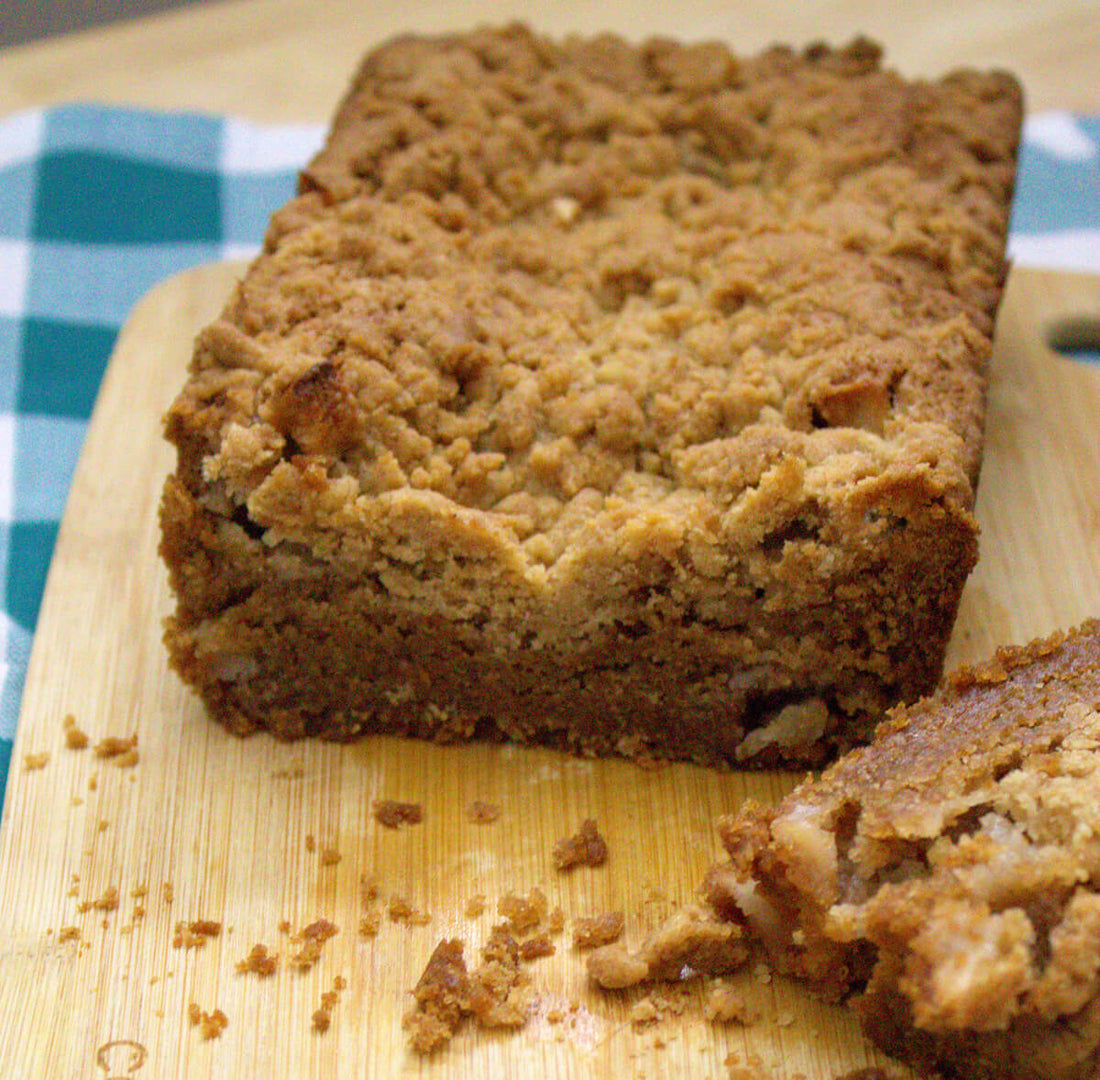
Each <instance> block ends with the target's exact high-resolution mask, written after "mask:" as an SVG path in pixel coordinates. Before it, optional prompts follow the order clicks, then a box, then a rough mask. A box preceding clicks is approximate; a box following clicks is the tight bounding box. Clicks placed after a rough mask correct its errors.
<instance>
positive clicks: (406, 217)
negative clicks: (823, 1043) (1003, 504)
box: [162, 26, 1021, 764]
mask: <svg viewBox="0 0 1100 1080" xmlns="http://www.w3.org/2000/svg"><path fill="white" fill-rule="evenodd" d="M1020 115H1021V100H1020V92H1019V88H1018V86H1017V85H1016V83H1015V82H1014V81H1013V80H1012V79H1011V78H1010V77H1008V76H1005V75H1000V74H976V73H973V72H960V73H955V74H952V75H948V76H946V77H945V78H943V79H941V80H939V81H928V82H914V81H905V80H903V79H901V78H900V77H899V76H898V75H897V74H895V73H893V72H891V71H889V70H885V69H883V68H882V67H880V64H879V52H878V49H877V48H876V47H875V46H873V45H871V44H870V43H868V42H866V41H862V40H859V41H856V42H854V43H852V44H851V45H849V46H848V47H845V48H841V49H832V48H826V47H814V48H811V49H808V50H806V51H805V52H802V53H797V52H794V51H792V50H790V49H787V48H773V49H770V50H768V51H766V52H764V53H763V54H761V55H759V56H757V57H755V58H749V59H742V58H737V57H735V56H734V55H732V54H731V53H730V51H729V50H728V49H727V48H726V47H725V46H723V45H721V44H718V43H709V44H697V45H679V44H675V43H672V42H669V41H662V40H653V41H649V42H646V43H644V44H641V45H631V44H628V43H626V42H624V41H623V40H620V39H619V38H616V37H613V36H608V35H603V36H599V37H595V38H573V39H569V40H566V41H563V42H557V41H550V40H547V39H544V38H542V37H538V36H535V35H534V34H532V33H531V32H529V31H528V30H526V29H524V28H523V27H519V26H514V27H509V28H505V29H487V30H481V31H477V32H474V33H469V34H459V35H451V36H443V37H431V38H422V37H404V38H400V39H396V40H394V41H391V42H390V43H388V44H386V45H383V46H381V47H379V48H378V49H376V50H374V51H373V52H371V53H370V54H369V55H368V56H367V57H366V59H365V61H364V63H363V65H362V68H361V70H360V72H359V74H358V76H357V78H356V80H355V82H354V84H353V86H352V87H351V89H350V91H349V93H348V95H347V97H346V98H345V100H344V102H343V104H342V106H341V107H340V109H339V111H338V113H337V115H336V118H335V122H334V125H333V128H332V131H331V134H330V137H329V139H328V143H327V145H326V146H325V148H324V149H323V150H322V151H321V152H320V154H319V155H318V156H317V158H316V159H315V160H314V161H313V162H312V163H311V164H310V165H309V167H308V168H307V169H306V170H305V172H304V173H303V176H302V182H301V194H300V195H299V196H298V197H297V198H296V199H294V200H293V201H292V202H291V203H289V204H288V205H287V206H286V207H285V208H283V209H282V210H281V211H279V212H278V213H277V214H276V215H275V217H274V219H273V221H272V223H271V226H270V229H269V232H268V234H267V238H266V244H265V247H264V251H263V253H262V255H261V256H260V257H259V258H258V259H257V260H256V261H255V263H254V264H253V265H252V266H251V268H250V269H249V271H248V272H247V274H246V276H245V277H244V280H243V281H242V282H241V283H240V284H239V286H238V287H237V289H236V290H235V292H234V294H233V296H232V298H231V299H230V301H229V303H228V304H227V306H226V308H225V310H224V312H223V314H222V317H221V318H220V319H218V320H217V321H216V322H215V323H214V324H213V325H211V326H210V327H209V328H207V329H206V330H205V331H204V332H203V333H202V334H201V335H200V336H199V338H198V341H197V345H196V349H195V353H194V357H193V361H192V365H191V376H190V381H189V382H188V384H187V386H186V388H185V389H184V391H183V392H182V394H181V395H180V396H179V398H178V399H177V401H176V402H175V404H174V405H173V406H172V408H171V410H170V412H169V414H168V417H167V425H166V430H167V435H168V437H169V439H171V440H172V441H173V442H174V443H175V444H176V446H177V447H178V451H179V464H178V469H177V471H176V474H175V475H174V476H173V477H171V478H170V479H169V481H168V484H167V487H166V489H165V493H164V499H163V504H162V521H163V543H162V552H163V555H164V557H165V559H166V561H167V563H168V566H169V569H170V572H171V581H172V585H173V588H174V590H175V593H176V596H177V598H178V608H177V611H176V614H175V616H174V618H173V619H172V620H171V621H170V623H169V628H168V633H167V641H168V645H169V649H170V651H171V655H172V658H173V662H174V665H175V667H176V668H177V670H178V671H179V672H180V673H181V674H182V675H183V677H184V678H185V679H186V680H187V681H189V682H190V683H192V684H194V685H195V686H196V687H197V688H198V689H199V690H200V692H201V693H202V696H203V697H204V699H205V701H206V703H207V705H208V706H209V707H210V709H211V711H212V712H213V713H214V714H215V715H216V716H217V717H219V718H220V719H221V720H222V721H224V722H225V723H227V724H228V725H229V726H230V727H232V728H234V729H235V730H238V731H242V732H243V731H248V730H252V729H254V728H256V727H265V728H269V729H270V730H273V731H275V732H276V733H279V734H281V735H284V736H288V737H295V736H299V735H303V734H322V735H327V736H330V737H337V738H339V737H350V736H353V735H355V734H357V733H359V732H360V731H364V730H366V731H375V730H387V731H398V732H404V733H410V734H419V735H429V736H434V737H438V738H466V737H470V736H474V735H477V736H481V737H506V738H514V739H519V740H538V741H543V742H549V743H553V744H562V745H568V746H570V747H573V748H575V749H580V750H583V751H588V752H596V753H616V752H617V753H627V754H648V753H656V754H659V755H662V756H676V757H690V758H694V759H696V760H700V761H707V762H724V761H738V762H752V763H757V764H774V763H776V762H778V761H799V760H806V761H812V760H815V759H816V758H818V757H820V754H821V752H822V748H823V747H830V746H833V747H835V746H837V745H844V744H846V743H848V742H850V741H851V740H852V739H853V738H854V737H856V736H858V735H862V734H866V731H867V728H868V726H869V723H870V720H869V718H870V717H872V716H875V715H880V714H881V711H882V710H883V709H884V708H885V707H886V706H887V705H888V704H890V703H893V702H895V701H896V700H898V699H910V700H911V699H913V698H915V697H916V696H918V695H919V694H920V693H922V692H925V691H927V690H928V689H930V688H931V686H932V685H933V684H934V681H935V679H936V677H937V676H938V674H939V670H940V666H941V664H942V654H943V649H944V643H945V641H946V638H947V635H948V633H949V631H950V627H951V624H952V621H953V618H954V614H955V610H956V606H957V601H958V596H959V592H960V590H961V587H962V584H963V582H964V580H965V578H966V576H967V574H968V572H969V570H970V568H971V567H972V565H973V563H974V561H975V558H976V526H975V523H974V520H973V517H972V515H971V512H970V511H971V508H972V504H973V498H974V484H975V482H976V478H977V475H978V469H979V464H980V455H981V438H982V423H983V401H984V387H985V377H986V370H987V365H988V358H989V353H990V336H991V333H992V325H993V318H994V314H995V311H996V307H997V304H998V301H999V297H1000V295H1001V291H1002V286H1003V279H1004V274H1005V262H1004V243H1005V235H1006V228H1007V218H1008V207H1009V200H1010V195H1011V189H1012V184H1013V179H1014V168H1015V153H1016V145H1017V139H1018V129H1019V123H1020Z"/></svg>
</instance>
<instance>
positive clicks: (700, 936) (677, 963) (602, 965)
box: [587, 905, 749, 990]
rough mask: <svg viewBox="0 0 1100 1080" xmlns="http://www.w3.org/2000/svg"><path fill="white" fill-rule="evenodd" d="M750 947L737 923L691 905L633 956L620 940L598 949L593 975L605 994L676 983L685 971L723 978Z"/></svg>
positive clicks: (740, 963) (590, 970)
mask: <svg viewBox="0 0 1100 1080" xmlns="http://www.w3.org/2000/svg"><path fill="white" fill-rule="evenodd" d="M748 955H749V952H748V948H747V947H746V945H745V943H744V941H743V940H742V931H741V929H740V927H739V926H738V925H737V924H735V923H730V922H727V921H725V920H723V919H718V918H717V917H716V916H715V915H714V914H713V913H712V912H710V911H706V910H704V909H703V908H700V907H698V906H695V905H692V906H689V907H685V908H681V909H680V910H679V911H677V912H675V913H674V914H673V915H672V916H670V917H669V918H668V919H666V920H665V922H664V923H662V924H661V925H660V926H659V927H658V928H657V929H656V930H655V931H654V932H653V933H652V934H650V935H649V937H648V938H646V940H645V941H644V942H643V943H642V946H641V948H640V949H639V950H638V952H636V953H631V952H630V951H629V950H628V949H627V948H626V947H625V946H624V945H623V944H622V943H621V942H616V943H614V944H611V945H605V946H603V947H602V948H599V949H596V951H595V952H593V953H592V954H591V955H590V956H589V958H588V965H587V966H588V974H589V978H591V979H592V981H593V982H595V983H597V984H598V985H599V986H602V987H603V988H604V989H605V990H621V989H624V988H625V987H628V986H634V985H636V984H638V983H641V982H645V981H647V980H656V981H675V980H677V979H680V978H681V977H682V976H683V975H684V973H685V970H686V971H688V972H691V973H693V974H696V975H724V974H727V973H729V972H731V971H735V970H737V969H738V968H739V967H741V966H743V965H744V963H745V961H746V960H747V959H748Z"/></svg>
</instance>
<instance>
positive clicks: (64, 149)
mask: <svg viewBox="0 0 1100 1080" xmlns="http://www.w3.org/2000/svg"><path fill="white" fill-rule="evenodd" d="M321 136H322V129H321V128H320V127H318V126H296V127H259V126H256V125H253V124H250V123H247V122H244V121H242V120H238V119H233V118H219V117H211V116H200V115H193V114H179V113H172V114H167V113H156V112H144V111H135V110H125V109H116V108H105V107H100V106H87V105H73V106H64V107H60V108H55V109H48V110H36V111H31V112H23V113H18V114H16V115H13V116H9V117H7V118H6V119H0V589H2V593H0V785H3V784H4V782H5V781H6V777H7V772H8V762H9V759H10V756H11V747H12V738H13V736H14V734H15V726H16V720H17V718H18V715H19V703H20V697H21V695H22V690H23V681H24V676H25V674H26V669H27V661H28V658H29V656H30V647H31V640H32V635H33V633H34V626H35V620H36V618H37V615H38V607H39V603H40V601H41V598H42V588H43V585H44V583H45V578H46V570H47V567H48V566H49V562H50V556H51V554H52V551H53V544H54V540H55V538H56V536H57V529H58V525H59V522H60V519H61V515H62V512H63V510H64V506H65V498H66V495H67V492H68V488H69V481H70V478H71V476H72V471H73V467H74V466H75V464H76V459H77V456H78V454H79V452H80V446H81V442H82V440H83V437H84V432H85V429H86V427H87V423H88V418H89V415H90V413H91V409H92V404H93V402H94V399H95V395H96V392H97V390H98V387H99V382H100V379H101V377H102V375H103V370H104V367H105V366H106V363H107V360H108V357H109V356H110V353H111V349H112V346H113V344H114V340H115V336H116V334H117V332H118V330H119V328H120V326H121V325H122V323H123V321H124V320H125V318H126V315H127V313H128V312H129V311H130V309H131V308H132V307H133V305H134V304H135V303H136V302H137V300H138V299H139V298H140V297H141V296H142V295H143V294H144V293H145V292H146V291H147V290H148V289H149V288H150V287H151V286H152V285H153V284H154V283H155V282H157V281H158V280H160V279H161V278H163V277H166V276H168V275H170V274H173V273H176V272H177V271H180V270H184V269H186V268H188V267H190V266H196V265H198V264H200V263H205V262H211V261H214V260H217V259H225V258H241V257H244V256H247V255H249V254H251V253H252V252H254V251H255V250H256V248H257V246H258V244H259V241H260V239H261V237H262V236H263V232H264V229H265V226H266V223H267V219H268V217H269V215H270V214H271V212H272V211H273V210H274V209H275V208H276V207H278V206H279V205H280V204H281V203H283V202H284V201H285V200H286V199H287V198H288V197H289V196H290V194H291V192H292V191H293V188H294V181H295V174H296V170H297V168H298V166H299V165H301V164H302V163H303V162H304V161H305V160H306V159H307V158H308V157H309V156H310V154H311V153H312V152H313V150H314V149H315V148H316V147H317V146H318V145H319V143H320V140H321ZM1010 250H1011V253H1012V255H1013V257H1014V258H1015V259H1016V261H1017V262H1021V263H1031V264H1039V265H1046V266H1057V267H1062V268H1067V269H1076V270H1092V271H1095V272H1097V273H1100V117H1082V116H1071V115H1069V114H1065V113H1048V114H1042V115H1038V116H1034V117H1031V118H1029V120H1028V122H1027V125H1026V127H1025V145H1024V151H1023V156H1022V160H1021V167H1020V174H1019V182H1018V188H1017V195H1016V202H1015V209H1014V215H1013V229H1012V236H1011V242H1010ZM0 790H3V788H2V786H0Z"/></svg>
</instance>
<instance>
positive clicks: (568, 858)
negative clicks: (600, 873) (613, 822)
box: [551, 818, 608, 870]
mask: <svg viewBox="0 0 1100 1080" xmlns="http://www.w3.org/2000/svg"><path fill="white" fill-rule="evenodd" d="M607 856H608V850H607V841H606V840H604V838H603V837H602V836H601V835H600V831H599V828H598V827H597V825H596V822H595V821H593V820H592V819H591V818H587V819H586V820H585V821H584V823H583V824H582V825H581V828H580V831H579V832H578V833H576V834H575V835H574V836H566V837H563V838H562V839H561V840H559V841H558V842H557V843H556V844H554V850H553V852H552V853H551V857H552V858H553V861H554V866H555V868H556V869H558V870H572V869H573V868H574V867H575V866H603V864H604V863H605V862H607Z"/></svg>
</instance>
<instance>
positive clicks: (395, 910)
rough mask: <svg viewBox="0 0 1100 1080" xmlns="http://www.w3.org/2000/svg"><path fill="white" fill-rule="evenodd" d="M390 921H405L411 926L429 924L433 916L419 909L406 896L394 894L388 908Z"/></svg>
mask: <svg viewBox="0 0 1100 1080" xmlns="http://www.w3.org/2000/svg"><path fill="white" fill-rule="evenodd" d="M386 911H387V913H388V914H389V917H390V922H403V923H407V924H408V925H410V926H427V925H428V923H430V922H431V921H432V917H431V916H430V915H429V914H428V913H427V912H424V911H418V910H417V909H416V908H414V907H413V906H412V904H411V903H410V902H409V900H408V899H406V898H405V897H404V896H393V897H391V898H390V902H389V904H388V905H387V908H386Z"/></svg>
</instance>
